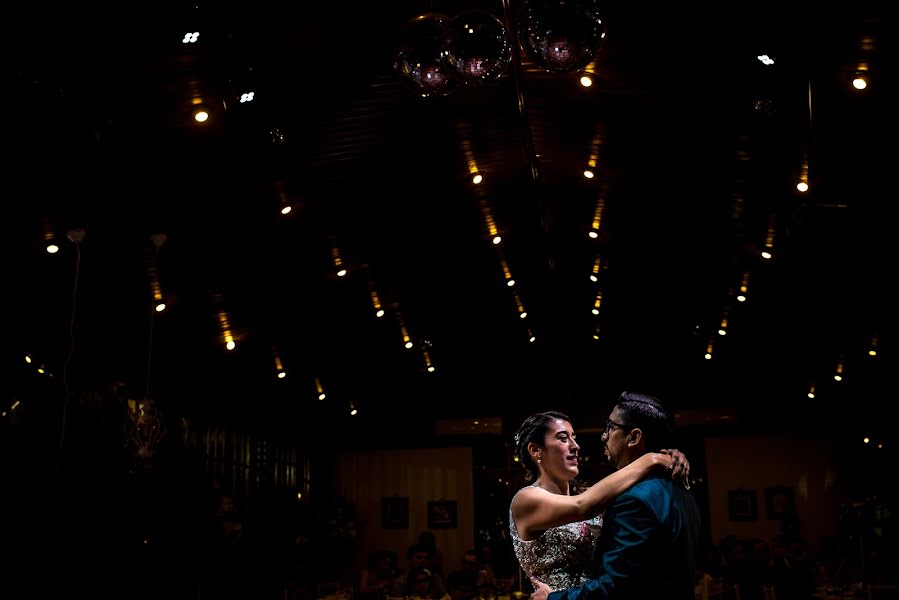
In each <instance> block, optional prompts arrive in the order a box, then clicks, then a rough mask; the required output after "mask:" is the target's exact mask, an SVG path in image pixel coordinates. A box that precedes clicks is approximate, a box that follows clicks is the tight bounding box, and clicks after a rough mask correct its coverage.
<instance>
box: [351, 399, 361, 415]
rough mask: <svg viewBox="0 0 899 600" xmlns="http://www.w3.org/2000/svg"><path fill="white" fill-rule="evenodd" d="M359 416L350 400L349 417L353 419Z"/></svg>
mask: <svg viewBox="0 0 899 600" xmlns="http://www.w3.org/2000/svg"><path fill="white" fill-rule="evenodd" d="M358 414H359V411H358V410H356V405H355V404H353V401H352V400H350V416H352V417H355V416H356V415H358Z"/></svg>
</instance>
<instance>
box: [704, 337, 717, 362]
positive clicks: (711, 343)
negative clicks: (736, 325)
mask: <svg viewBox="0 0 899 600" xmlns="http://www.w3.org/2000/svg"><path fill="white" fill-rule="evenodd" d="M714 347H715V342H714V341H713V340H709V345H708V346H706V347H705V357H704V358H705V359H706V360H712V350H713V349H714Z"/></svg>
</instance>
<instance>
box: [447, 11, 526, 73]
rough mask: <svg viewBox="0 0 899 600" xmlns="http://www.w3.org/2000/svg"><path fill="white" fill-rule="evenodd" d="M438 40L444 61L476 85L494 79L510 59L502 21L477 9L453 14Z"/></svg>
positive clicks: (455, 71)
mask: <svg viewBox="0 0 899 600" xmlns="http://www.w3.org/2000/svg"><path fill="white" fill-rule="evenodd" d="M441 42H442V43H441V48H442V51H443V61H444V63H445V64H446V65H447V66H448V67H449V69H450V70H451V71H452V72H453V73H454V74H455V75H456V76H457V77H458V78H459V79H461V80H462V81H464V82H465V83H470V84H475V85H478V84H482V83H485V82H487V81H492V80H494V79H496V78H498V77H499V76H500V75H502V74H503V72H504V71H505V70H506V67H507V66H508V65H509V60H510V59H511V58H512V47H511V44H510V43H509V37H508V36H507V35H506V28H505V27H504V26H503V24H502V22H501V21H500V20H499V19H497V18H496V17H494V16H493V15H491V14H490V13H487V12H483V11H479V10H471V11H467V12H463V13H460V14H459V15H457V16H456V17H454V18H453V19H452V21H450V22H449V24H448V25H447V27H446V29H444V31H443V35H442V38H441Z"/></svg>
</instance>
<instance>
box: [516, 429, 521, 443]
mask: <svg viewBox="0 0 899 600" xmlns="http://www.w3.org/2000/svg"><path fill="white" fill-rule="evenodd" d="M520 441H521V432H519V433H516V434H515V445H516V446H517V445H518V444H519V442H520Z"/></svg>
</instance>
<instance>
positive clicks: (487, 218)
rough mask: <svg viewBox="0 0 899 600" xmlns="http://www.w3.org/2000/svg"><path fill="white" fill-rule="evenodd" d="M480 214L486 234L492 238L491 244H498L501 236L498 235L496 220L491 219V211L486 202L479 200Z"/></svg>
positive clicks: (501, 239)
mask: <svg viewBox="0 0 899 600" xmlns="http://www.w3.org/2000/svg"><path fill="white" fill-rule="evenodd" d="M481 215H482V216H483V217H484V226H485V227H486V228H487V235H489V236H490V237H491V238H493V245H494V246H496V245H499V243H500V242H502V241H503V238H502V237H500V235H499V229H497V227H496V221H494V220H493V213H492V212H491V211H490V206H488V205H487V202H485V201H484V200H481Z"/></svg>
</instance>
